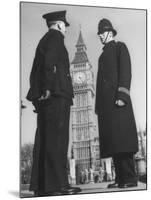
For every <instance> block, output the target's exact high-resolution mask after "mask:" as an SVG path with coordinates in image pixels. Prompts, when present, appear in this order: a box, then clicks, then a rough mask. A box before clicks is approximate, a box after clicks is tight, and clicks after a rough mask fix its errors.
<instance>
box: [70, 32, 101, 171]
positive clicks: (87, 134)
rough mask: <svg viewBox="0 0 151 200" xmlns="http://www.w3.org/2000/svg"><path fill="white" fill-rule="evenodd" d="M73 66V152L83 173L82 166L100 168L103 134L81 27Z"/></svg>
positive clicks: (83, 168)
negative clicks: (100, 132)
mask: <svg viewBox="0 0 151 200" xmlns="http://www.w3.org/2000/svg"><path fill="white" fill-rule="evenodd" d="M70 69H71V77H72V83H73V89H74V99H73V106H72V107H71V124H70V125H71V134H72V156H73V158H74V159H75V164H76V169H78V172H77V173H78V174H79V173H80V171H81V170H85V169H87V170H89V169H90V168H93V169H94V170H98V169H99V166H100V157H99V138H98V132H97V130H96V120H95V114H94V97H95V91H94V74H93V69H92V65H91V64H90V62H89V60H88V57H87V54H86V45H85V43H84V40H83V37H82V33H81V31H80V34H79V38H78V41H77V44H76V53H75V56H74V59H73V61H72V63H71V68H70Z"/></svg>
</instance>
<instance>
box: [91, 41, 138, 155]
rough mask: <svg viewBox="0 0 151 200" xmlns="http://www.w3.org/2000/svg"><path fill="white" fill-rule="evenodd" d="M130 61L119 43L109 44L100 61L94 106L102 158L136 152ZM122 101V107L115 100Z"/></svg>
mask: <svg viewBox="0 0 151 200" xmlns="http://www.w3.org/2000/svg"><path fill="white" fill-rule="evenodd" d="M130 84H131V61H130V55H129V51H128V49H127V47H126V45H125V44H124V43H122V42H115V41H111V42H109V43H107V44H106V45H105V46H104V47H103V52H102V54H101V56H100V58H99V65H98V76H97V88H96V104H95V110H96V113H97V115H98V125H99V137H100V151H101V157H110V156H113V155H114V154H116V153H121V152H137V151H138V140H137V130H136V124H135V119H134V114H133V109H132V103H131V98H130ZM118 99H121V100H123V101H124V102H125V106H122V107H119V106H117V105H116V104H115V101H116V100H118Z"/></svg>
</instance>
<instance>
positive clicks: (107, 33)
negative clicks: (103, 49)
mask: <svg viewBox="0 0 151 200" xmlns="http://www.w3.org/2000/svg"><path fill="white" fill-rule="evenodd" d="M108 36H109V31H108V32H107V36H106V38H105V41H104V42H103V44H105V43H106V41H107V39H108Z"/></svg>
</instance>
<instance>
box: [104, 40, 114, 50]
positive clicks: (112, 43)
mask: <svg viewBox="0 0 151 200" xmlns="http://www.w3.org/2000/svg"><path fill="white" fill-rule="evenodd" d="M114 44H115V40H111V41H110V42H108V43H106V44H105V45H104V47H103V50H105V49H106V48H108V47H110V46H112V45H114Z"/></svg>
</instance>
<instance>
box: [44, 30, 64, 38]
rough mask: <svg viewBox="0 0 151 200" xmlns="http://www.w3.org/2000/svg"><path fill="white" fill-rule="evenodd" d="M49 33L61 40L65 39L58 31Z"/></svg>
mask: <svg viewBox="0 0 151 200" xmlns="http://www.w3.org/2000/svg"><path fill="white" fill-rule="evenodd" d="M48 33H49V34H52V35H55V36H56V37H60V39H64V35H63V34H62V33H61V32H60V31H58V30H56V29H49V31H48Z"/></svg>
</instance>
